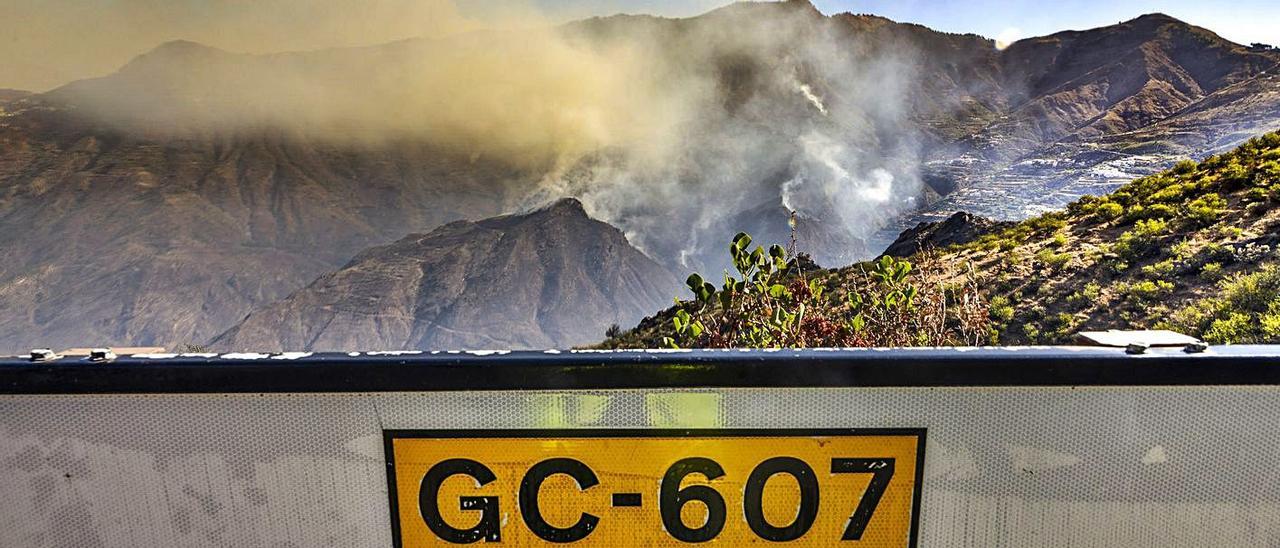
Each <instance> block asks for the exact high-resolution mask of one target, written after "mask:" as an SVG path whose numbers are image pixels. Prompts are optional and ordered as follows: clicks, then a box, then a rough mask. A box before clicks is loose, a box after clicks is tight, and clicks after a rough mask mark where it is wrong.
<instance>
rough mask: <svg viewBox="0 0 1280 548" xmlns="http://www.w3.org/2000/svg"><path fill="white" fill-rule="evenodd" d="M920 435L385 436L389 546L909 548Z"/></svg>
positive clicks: (906, 431)
mask: <svg viewBox="0 0 1280 548" xmlns="http://www.w3.org/2000/svg"><path fill="white" fill-rule="evenodd" d="M924 437H925V431H924V430H923V429H918V430H913V429H893V430H542V431H539V430H506V431H488V432H485V431H472V430H466V431H463V430H445V431H419V430H388V431H386V432H384V441H385V445H386V454H387V458H388V462H387V465H388V467H387V469H388V483H389V485H388V486H389V492H390V497H391V500H390V502H391V513H392V526H393V528H394V530H393V534H394V539H395V542H396V546H398V547H401V548H417V547H420V546H439V545H442V544H470V543H506V544H512V545H517V546H536V545H549V544H559V543H581V544H584V545H596V546H631V545H648V546H666V545H680V544H686V543H714V544H719V545H722V546H738V545H742V544H749V543H759V544H778V543H782V544H789V545H795V546H838V545H848V546H859V547H862V546H867V547H910V546H915V540H916V535H917V520H918V518H919V507H920V489H921V478H922V469H923V467H922V463H923V462H924V460H923V459H924V447H925V445H924Z"/></svg>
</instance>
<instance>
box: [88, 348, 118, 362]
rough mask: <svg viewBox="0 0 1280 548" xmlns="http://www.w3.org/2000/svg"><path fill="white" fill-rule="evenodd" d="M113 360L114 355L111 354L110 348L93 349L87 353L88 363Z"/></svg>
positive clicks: (113, 353)
mask: <svg viewBox="0 0 1280 548" xmlns="http://www.w3.org/2000/svg"><path fill="white" fill-rule="evenodd" d="M114 359H116V353H115V352H112V351H111V349H110V348H94V349H93V350H90V351H89V361H91V362H106V361H111V360H114Z"/></svg>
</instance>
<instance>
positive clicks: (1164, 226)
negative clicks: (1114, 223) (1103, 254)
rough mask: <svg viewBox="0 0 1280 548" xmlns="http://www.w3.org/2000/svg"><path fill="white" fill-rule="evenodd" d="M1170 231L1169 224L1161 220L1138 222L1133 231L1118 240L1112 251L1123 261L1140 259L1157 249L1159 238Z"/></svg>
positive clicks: (1122, 235)
mask: <svg viewBox="0 0 1280 548" xmlns="http://www.w3.org/2000/svg"><path fill="white" fill-rule="evenodd" d="M1168 229H1169V223H1168V222H1166V221H1164V220H1161V219H1148V220H1145V221H1138V222H1137V223H1135V224H1134V227H1133V230H1130V231H1128V232H1125V233H1123V234H1121V235H1120V237H1119V238H1117V239H1116V243H1115V245H1114V246H1113V247H1112V250H1113V251H1114V252H1115V253H1116V254H1117V255H1119V256H1120V257H1121V258H1123V259H1130V260H1132V259H1138V258H1141V257H1143V256H1145V255H1147V254H1148V253H1150V252H1151V251H1152V250H1153V249H1155V247H1156V245H1157V244H1158V243H1159V239H1158V238H1159V236H1160V235H1162V234H1164V233H1165V232H1166V231H1167V230H1168Z"/></svg>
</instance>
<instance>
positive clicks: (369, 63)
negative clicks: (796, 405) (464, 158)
mask: <svg viewBox="0 0 1280 548" xmlns="http://www.w3.org/2000/svg"><path fill="white" fill-rule="evenodd" d="M388 3H389V4H388ZM122 5H123V6H132V7H134V8H137V5H136V4H131V3H128V2H125V3H123V4H122ZM213 5H214V6H217V7H218V8H219V9H218V10H217V11H218V12H219V13H225V14H227V16H226V17H225V18H219V17H214V18H211V20H210V21H209V22H208V25H207V27H201V28H192V29H187V31H185V32H180V33H178V34H180V35H182V36H184V37H185V36H193V37H195V39H194V40H193V41H190V42H189V41H180V42H170V43H167V44H165V45H164V46H161V47H159V48H156V49H155V50H153V51H151V52H150V53H147V54H145V55H142V56H140V57H138V58H136V59H134V60H133V61H131V62H129V63H128V64H127V65H125V66H124V68H123V69H120V71H119V72H118V73H114V74H112V75H110V76H108V77H106V78H101V79H97V80H91V81H81V82H76V83H73V84H71V85H69V86H66V87H65V88H62V89H60V90H57V91H56V92H55V93H54V96H56V97H60V98H65V99H68V100H69V101H70V102H71V103H72V104H74V105H76V106H77V107H79V109H80V112H82V113H85V114H87V115H89V116H91V117H95V118H100V119H102V120H104V121H106V122H110V123H117V124H121V125H126V126H130V127H133V128H141V129H144V130H147V131H150V132H153V133H155V132H159V133H169V132H175V131H176V132H187V131H191V130H196V131H243V130H245V129H255V128H257V129H267V128H272V129H284V130H287V131H290V132H301V133H304V134H306V136H307V137H308V138H312V139H322V140H332V141H339V142H351V141H355V142H359V143H375V144H377V143H385V142H388V141H394V140H397V139H415V140H427V141H434V142H435V144H438V145H440V146H443V147H447V148H450V149H457V150H458V151H460V152H465V153H468V154H480V155H488V156H491V157H496V158H499V159H501V160H502V161H505V162H510V163H514V164H522V163H525V164H527V163H534V164H537V165H545V164H546V163H547V162H553V163H555V162H562V161H566V160H565V159H572V158H575V157H577V156H580V155H581V154H584V153H586V152H588V151H592V150H599V149H603V148H609V147H627V148H628V149H630V150H632V151H633V152H636V153H637V154H639V156H643V155H644V151H646V150H652V149H655V148H660V147H661V146H662V145H663V143H666V142H667V140H665V139H662V138H661V136H662V135H667V134H669V132H670V131H672V128H673V126H674V125H676V124H678V123H679V118H680V117H681V116H683V113H685V112H687V111H688V109H689V108H690V106H691V105H690V101H689V100H688V96H689V95H690V94H692V93H696V92H697V90H699V89H701V86H699V85H698V84H697V83H696V82H694V81H687V82H684V83H681V84H680V85H673V84H674V83H673V82H670V81H666V82H661V83H659V79H656V78H654V77H653V74H652V73H653V72H654V71H656V70H661V69H660V67H658V66H657V65H655V63H656V61H655V59H657V58H659V57H660V56H659V55H655V54H654V53H653V52H651V51H646V48H649V47H651V43H650V42H649V41H634V40H633V41H609V42H608V44H607V45H605V44H603V43H593V44H588V43H586V41H583V40H577V39H573V38H571V37H570V36H567V35H566V33H565V32H564V29H563V28H562V27H559V26H556V25H553V24H551V23H550V22H548V21H547V20H545V19H544V18H542V17H540V16H538V15H537V14H535V13H533V12H532V11H531V10H527V9H515V8H514V7H513V8H511V9H506V10H504V11H502V12H497V11H494V10H490V12H491V13H493V14H495V15H494V16H493V18H492V19H488V20H486V21H485V22H484V23H483V24H482V23H480V22H476V21H469V20H467V19H465V18H463V17H461V16H460V15H459V14H458V13H457V11H456V10H454V9H453V6H452V4H451V3H449V2H447V1H443V0H434V1H428V2H404V1H402V0H378V2H374V3H373V6H375V7H377V6H382V9H384V10H391V8H392V7H396V8H404V12H403V13H404V18H406V19H421V20H422V21H418V22H414V23H403V24H400V25H391V26H390V27H388V28H380V29H378V32H374V31H373V30H372V29H366V27H367V26H368V25H365V24H362V23H360V22H356V23H354V24H349V25H348V24H342V23H340V22H337V21H334V20H330V19H328V18H327V17H325V16H324V14H323V13H319V14H317V13H309V12H302V13H299V17H300V18H301V20H300V21H293V22H291V26H290V27H289V28H285V29H282V33H281V34H282V35H280V36H274V37H272V38H271V39H269V40H267V39H260V38H263V37H265V36H267V35H269V34H270V33H265V32H263V31H264V29H262V28H259V27H261V25H264V24H266V23H264V22H263V21H258V20H254V21H246V20H242V19H241V18H240V17H239V16H237V15H236V14H243V13H261V12H262V11H263V9H265V10H266V13H268V14H271V13H274V11H273V8H280V7H281V6H283V5H285V4H282V3H280V2H279V0H274V1H268V2H266V3H265V6H262V7H259V6H254V7H250V6H247V5H246V6H241V8H242V9H239V10H235V9H232V7H233V6H231V5H230V4H228V3H226V2H221V3H215V4H213ZM319 6H321V7H323V3H321V4H319ZM28 8H29V6H28ZM410 8H412V9H410ZM126 11H129V10H126ZM142 11H144V12H145V13H148V14H152V12H151V11H147V10H142ZM155 11H157V12H159V14H160V15H156V14H152V15H153V16H162V15H163V12H164V11H165V10H164V9H163V8H157V9H156V10H155ZM391 11H394V10H391ZM110 13H111V14H113V15H114V16H116V17H123V15H122V14H121V13H118V12H115V11H112V12H110ZM271 19H272V18H271V17H267V18H266V20H271ZM372 19H378V18H371V20H372ZM381 19H385V18H381ZM423 21H426V22H423ZM311 24H315V25H317V28H318V29H320V30H315V29H313V28H311V27H310V26H309V25H311ZM298 29H305V30H306V32H300V33H299V34H298V35H296V36H292V37H289V36H284V34H288V31H290V30H298ZM427 31H433V32H434V34H435V36H432V37H426V38H411V39H405V40H400V41H396V42H391V43H386V44H379V45H375V46H368V47H350V48H342V49H326V50H315V51H300V52H295V53H269V54H248V53H241V52H245V51H250V52H252V51H259V50H267V51H270V50H274V49H288V48H291V47H294V48H305V47H307V46H309V45H314V44H315V43H318V42H317V40H319V38H318V37H317V36H316V35H315V33H319V34H324V33H326V32H333V33H334V34H333V35H332V36H328V39H329V40H330V41H335V40H336V41H338V42H346V43H358V42H362V41H363V42H380V41H384V40H386V39H389V38H393V37H395V38H400V37H403V36H402V35H405V34H429V33H428V32H427ZM125 34H127V33H125ZM141 34H142V35H144V37H142V38H139V37H137V36H134V37H131V38H129V39H128V40H125V38H124V37H120V38H119V40H121V41H127V42H128V43H129V44H134V43H136V42H138V41H140V40H144V41H150V40H156V39H158V38H159V36H161V35H164V33H160V32H155V33H146V32H143V33H141ZM93 36H94V37H95V39H97V40H105V39H104V38H102V36H101V35H100V34H95V35H93ZM201 37H204V38H201ZM223 44H234V45H235V47H234V48H227V49H222V48H217V46H220V45H223ZM82 45H83V46H86V47H85V50H86V51H87V50H101V51H102V52H103V53H102V54H103V55H107V53H106V52H108V51H110V50H112V49H118V48H125V47H126V46H125V45H121V44H109V45H102V44H98V45H92V44H82ZM89 46H93V47H89ZM205 46H209V47H205ZM127 47H134V46H127ZM150 47H154V44H152V45H151V46H150ZM164 136H168V135H164ZM657 154H658V153H656V152H655V153H653V155H657Z"/></svg>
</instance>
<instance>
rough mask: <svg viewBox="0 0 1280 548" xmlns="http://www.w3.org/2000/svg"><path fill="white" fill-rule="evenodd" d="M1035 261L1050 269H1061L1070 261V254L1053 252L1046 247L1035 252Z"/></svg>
mask: <svg viewBox="0 0 1280 548" xmlns="http://www.w3.org/2000/svg"><path fill="white" fill-rule="evenodd" d="M1036 262H1038V263H1040V264H1042V265H1044V266H1045V267H1046V268H1049V269H1051V270H1061V269H1062V267H1064V266H1067V263H1070V262H1071V254H1070V253H1054V251H1053V249H1050V248H1048V247H1046V248H1043V249H1041V250H1040V251H1037V252H1036Z"/></svg>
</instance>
